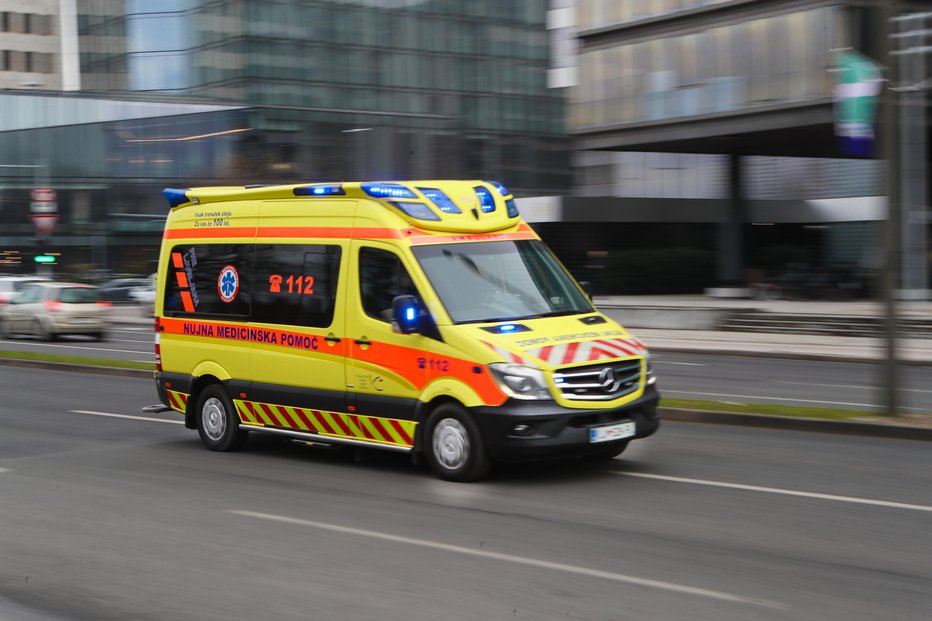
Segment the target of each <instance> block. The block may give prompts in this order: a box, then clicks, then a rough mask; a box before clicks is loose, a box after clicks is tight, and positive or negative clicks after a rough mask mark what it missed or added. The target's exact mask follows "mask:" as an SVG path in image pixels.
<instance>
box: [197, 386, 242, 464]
mask: <svg viewBox="0 0 932 621" xmlns="http://www.w3.org/2000/svg"><path fill="white" fill-rule="evenodd" d="M195 416H196V417H197V432H198V434H199V435H200V436H201V441H203V442H204V445H205V446H206V447H207V448H209V449H210V450H212V451H235V450H238V449H240V448H242V447H243V444H245V442H246V437H247V436H248V435H249V432H247V431H245V430H243V429H240V428H239V417H238V416H237V415H236V410H235V409H234V408H233V402H232V401H230V397H229V396H228V395H227V392H226V390H224V389H223V387H222V386H220V385H219V384H211V385H210V386H208V387H207V388H205V389H204V390H203V391H201V394H200V397H198V400H197V412H196V413H195Z"/></svg>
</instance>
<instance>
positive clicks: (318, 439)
mask: <svg viewBox="0 0 932 621" xmlns="http://www.w3.org/2000/svg"><path fill="white" fill-rule="evenodd" d="M239 428H240V429H243V430H245V431H255V432H257V433H272V434H276V435H280V436H285V437H287V438H291V439H293V440H298V441H301V442H311V443H313V444H349V445H350V446H365V447H368V448H380V449H387V450H389V451H398V452H399V453H410V452H411V450H412V447H410V446H395V445H393V444H379V443H377V442H363V441H362V440H352V439H350V438H332V437H330V436H319V435H317V434H316V433H308V432H306V431H291V430H290V429H278V428H275V427H260V426H258V425H240V426H239Z"/></svg>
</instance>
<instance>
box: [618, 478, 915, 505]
mask: <svg viewBox="0 0 932 621" xmlns="http://www.w3.org/2000/svg"><path fill="white" fill-rule="evenodd" d="M610 472H611V474H617V475H618V476H622V477H637V478H640V479H656V480H658V481H670V482H673V483H689V484H691V485H706V486H708V487H724V488H727V489H740V490H744V491H748V492H762V493H765V494H779V495H781V496H799V497H800V498H816V499H818V500H832V501H835V502H847V503H851V504H856V505H871V506H874V507H888V508H891V509H908V510H910V511H926V512H932V506H929V505H914V504H910V503H907V502H893V501H891V500H875V499H873V498H858V497H857V496H837V495H835V494H820V493H817V492H801V491H799V490H794V489H782V488H779V487H761V486H759V485H743V484H741V483H726V482H724V481H708V480H706V479H687V478H685V477H671V476H666V475H662V474H647V473H645V472H615V471H610Z"/></svg>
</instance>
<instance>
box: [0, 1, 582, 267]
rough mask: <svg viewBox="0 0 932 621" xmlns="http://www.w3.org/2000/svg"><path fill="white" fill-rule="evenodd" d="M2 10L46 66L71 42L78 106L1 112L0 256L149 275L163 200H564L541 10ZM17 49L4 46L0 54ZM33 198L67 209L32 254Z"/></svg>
mask: <svg viewBox="0 0 932 621" xmlns="http://www.w3.org/2000/svg"><path fill="white" fill-rule="evenodd" d="M14 5H15V6H14ZM2 6H3V7H5V8H9V9H10V12H9V14H10V15H11V16H13V17H11V18H10V19H11V20H12V22H13V23H16V24H20V23H28V24H33V23H37V20H38V21H42V22H43V24H44V25H43V28H44V30H43V33H45V34H39V33H36V34H35V35H29V36H35V37H44V38H45V39H47V40H48V47H49V49H51V48H52V47H54V46H55V45H59V44H58V43H53V40H59V39H62V38H64V37H63V33H65V32H66V31H68V30H69V29H70V30H73V31H74V32H76V33H77V46H76V47H77V52H78V53H77V55H72V58H73V59H77V60H78V61H79V67H80V73H79V77H80V89H81V90H80V92H79V93H70V92H69V93H66V92H63V91H64V88H59V89H56V91H57V92H54V93H42V94H39V93H37V92H35V91H32V92H28V93H26V92H23V91H22V89H27V88H30V87H29V86H28V85H24V84H19V83H16V84H13V85H8V88H11V89H16V88H19V89H21V90H20V91H19V92H17V91H15V90H7V91H3V92H2V93H0V110H2V112H3V114H0V135H2V138H0V223H2V233H0V248H3V249H13V250H21V251H22V252H24V253H26V252H28V251H30V250H32V249H37V248H38V247H39V246H42V249H43V250H53V251H56V252H60V253H61V259H60V261H59V262H60V264H61V265H60V267H59V269H60V270H69V271H80V270H87V271H91V270H102V271H103V270H106V271H109V272H133V273H144V272H146V270H149V271H151V268H152V266H153V265H154V261H155V258H156V252H155V250H157V248H158V243H159V231H160V227H161V220H162V218H164V214H165V211H166V205H165V203H164V200H163V199H162V197H161V193H160V192H161V189H162V188H163V187H165V186H178V185H180V186H192V185H204V184H248V183H270V182H301V181H314V180H341V179H404V178H438V177H441V178H443V177H455V178H486V179H501V180H503V181H506V182H507V183H508V184H509V187H511V188H512V189H513V191H515V192H516V193H518V194H520V195H522V196H535V195H563V194H566V193H567V192H568V191H569V189H570V186H571V182H572V172H571V170H570V165H569V163H570V153H571V150H570V148H569V138H568V135H567V133H566V131H565V113H564V107H563V95H562V92H561V91H560V90H558V89H557V90H555V89H550V88H548V84H547V80H548V71H549V70H550V62H549V61H550V45H549V39H548V31H547V28H546V18H547V4H546V1H545V0H508V1H500V0H475V1H470V2H454V1H441V0H437V1H431V0H355V1H354V0H306V1H297V0H296V1H287V2H286V1H280V0H219V1H218V0H160V1H159V2H148V1H143V0H125V1H123V0H74V1H73V2H71V3H70V6H72V7H73V9H74V10H73V12H71V13H69V11H68V10H67V9H68V7H69V2H67V1H64V0H63V1H61V2H59V1H58V0H45V1H43V2H36V3H23V2H9V1H8V2H6V3H5V4H3V5H2ZM26 10H28V11H30V13H28V14H27V13H24V11H26ZM32 11H35V12H36V13H31V12H32ZM38 13H42V16H55V17H54V18H53V19H50V20H44V21H43V20H39V17H38V16H37V14H38ZM3 15H4V16H6V15H7V13H6V12H5V13H3ZM68 15H71V22H70V23H68V24H65V22H66V21H67V19H66V18H67V17H68ZM4 19H5V20H6V19H7V18H6V17H4ZM4 23H6V21H4ZM17 35H18V33H17ZM19 39H20V37H19V36H14V34H13V33H7V32H3V33H0V49H6V48H13V47H14V45H19ZM59 47H61V45H59ZM56 49H58V48H56ZM5 53H6V52H4V54H5ZM66 56H67V53H65V54H60V53H56V55H55V58H54V59H52V60H49V61H48V63H49V64H50V66H51V67H52V68H53V69H54V68H55V67H58V66H60V65H61V64H62V62H63V60H62V59H63V58H65V57H66ZM0 74H4V75H5V72H0ZM26 75H27V77H29V79H30V80H32V78H31V77H30V76H32V75H33V74H31V73H29V74H26ZM50 75H51V74H50ZM11 77H12V76H11ZM16 79H20V78H14V80H16ZM47 82H48V84H50V85H51V84H53V82H52V80H51V79H49V80H48V81H47ZM5 84H8V83H6V82H5ZM52 88H55V87H54V86H52ZM36 187H51V188H54V189H55V190H56V192H57V199H58V201H57V202H58V216H59V217H58V223H57V225H56V227H55V230H54V231H53V233H52V234H51V236H46V237H45V238H44V239H43V240H42V241H41V242H37V240H36V239H35V237H34V235H33V232H32V227H31V224H30V221H29V209H30V204H31V200H30V191H31V189H33V188H36ZM23 269H24V270H28V269H31V266H29V265H24V266H23Z"/></svg>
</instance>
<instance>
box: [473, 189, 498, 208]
mask: <svg viewBox="0 0 932 621" xmlns="http://www.w3.org/2000/svg"><path fill="white" fill-rule="evenodd" d="M473 190H475V192H476V196H477V197H478V198H479V206H480V207H482V211H484V212H485V213H490V212H492V211H495V197H494V196H492V193H491V192H489V190H488V189H487V188H484V187H482V186H481V185H477V186H476V187H474V188H473Z"/></svg>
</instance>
